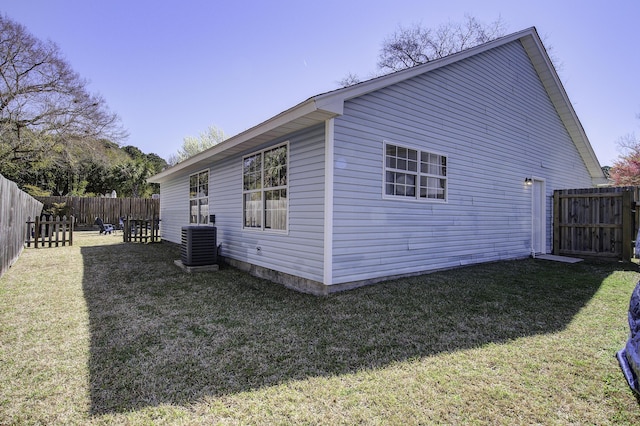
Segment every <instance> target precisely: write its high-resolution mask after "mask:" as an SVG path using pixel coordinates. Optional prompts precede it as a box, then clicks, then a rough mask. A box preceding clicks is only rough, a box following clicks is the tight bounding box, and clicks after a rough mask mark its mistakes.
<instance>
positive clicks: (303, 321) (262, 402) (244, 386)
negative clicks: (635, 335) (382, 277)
mask: <svg viewBox="0 0 640 426" xmlns="http://www.w3.org/2000/svg"><path fill="white" fill-rule="evenodd" d="M178 256H179V254H178V248H177V247H176V246H173V245H170V244H154V245H136V244H122V243H120V242H119V239H118V238H117V237H112V236H97V235H96V233H80V234H79V235H78V237H77V238H76V239H75V245H74V246H73V247H64V248H57V249H40V250H33V249H32V250H26V251H25V252H24V254H23V255H22V256H21V258H20V260H19V261H18V262H17V264H16V265H14V267H13V268H11V270H9V272H7V273H6V274H5V275H4V276H3V277H2V278H0V424H5V423H6V424H122V423H127V424H201V423H204V424H212V423H213V424H357V423H360V424H398V423H403V424H419V423H420V424H424V423H437V424H438V423H449V424H451V423H471V424H532V423H539V424H638V423H640V408H639V406H638V402H637V400H636V399H635V398H634V396H633V394H632V393H631V391H630V390H629V389H628V387H627V385H626V382H625V381H624V377H623V376H622V373H621V372H620V371H619V368H618V365H617V361H616V360H615V358H614V354H615V351H616V350H618V349H620V348H621V347H622V346H623V344H624V342H625V340H626V338H627V333H628V330H627V325H626V311H627V307H628V303H629V296H630V294H631V291H632V289H633V287H634V285H635V283H636V282H637V281H638V279H640V274H638V272H637V268H636V267H635V266H634V267H631V266H630V265H622V264H613V263H608V264H597V263H582V264H577V265H566V264H556V263H550V262H544V261H536V260H525V261H517V262H501V263H495V264H488V265H478V266H474V267H469V268H464V269H459V270H452V271H446V272H440V273H434V274H430V275H425V276H422V277H415V278H410V279H402V280H396V281H393V282H387V283H382V284H378V285H375V286H372V287H366V288H360V289H357V290H353V291H350V292H345V293H341V294H336V295H332V296H329V297H314V296H309V295H303V294H298V293H295V292H292V291H289V290H287V289H285V288H283V287H281V286H278V285H275V284H272V283H269V282H267V281H264V280H260V279H257V278H253V277H250V276H248V275H246V274H244V273H241V272H239V271H237V270H235V269H232V268H223V269H222V270H220V271H218V272H215V273H203V274H192V275H190V274H185V273H183V272H182V271H181V270H180V269H178V268H177V267H175V266H174V265H173V260H174V259H176V258H178Z"/></svg>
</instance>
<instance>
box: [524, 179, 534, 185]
mask: <svg viewBox="0 0 640 426" xmlns="http://www.w3.org/2000/svg"><path fill="white" fill-rule="evenodd" d="M524 184H525V185H527V186H531V185H533V179H531V178H524Z"/></svg>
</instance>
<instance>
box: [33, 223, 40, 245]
mask: <svg viewBox="0 0 640 426" xmlns="http://www.w3.org/2000/svg"><path fill="white" fill-rule="evenodd" d="M34 236H35V242H34V247H35V248H38V240H39V239H40V216H36V229H35V232H34Z"/></svg>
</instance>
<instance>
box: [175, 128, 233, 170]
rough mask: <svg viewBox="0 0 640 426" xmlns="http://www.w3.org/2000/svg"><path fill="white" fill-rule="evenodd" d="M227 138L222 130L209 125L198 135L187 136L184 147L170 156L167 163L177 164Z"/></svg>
mask: <svg viewBox="0 0 640 426" xmlns="http://www.w3.org/2000/svg"><path fill="white" fill-rule="evenodd" d="M225 139H226V136H225V134H224V132H223V131H222V130H220V129H218V128H217V127H216V126H209V128H208V129H207V130H206V131H204V132H201V133H200V134H199V135H198V136H195V137H194V136H187V137H185V138H184V139H183V141H182V147H181V148H180V149H179V150H178V152H177V153H175V154H173V155H171V156H170V157H169V160H168V161H167V163H169V165H170V166H175V165H176V164H178V163H179V162H181V161H184V160H186V159H187V158H189V157H193V156H194V155H196V154H198V153H199V152H202V151H204V150H206V149H209V148H211V147H212V146H214V145H216V144H219V143H220V142H222V141H223V140H225Z"/></svg>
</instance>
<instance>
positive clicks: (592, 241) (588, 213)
mask: <svg viewBox="0 0 640 426" xmlns="http://www.w3.org/2000/svg"><path fill="white" fill-rule="evenodd" d="M637 202H638V188H637V187H607V188H588V189H565V190H556V191H554V193H553V253H554V254H557V255H573V256H585V257H605V258H617V259H621V260H630V259H631V256H632V253H633V244H634V241H635V239H636V234H637V231H638V209H636V203H637Z"/></svg>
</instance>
